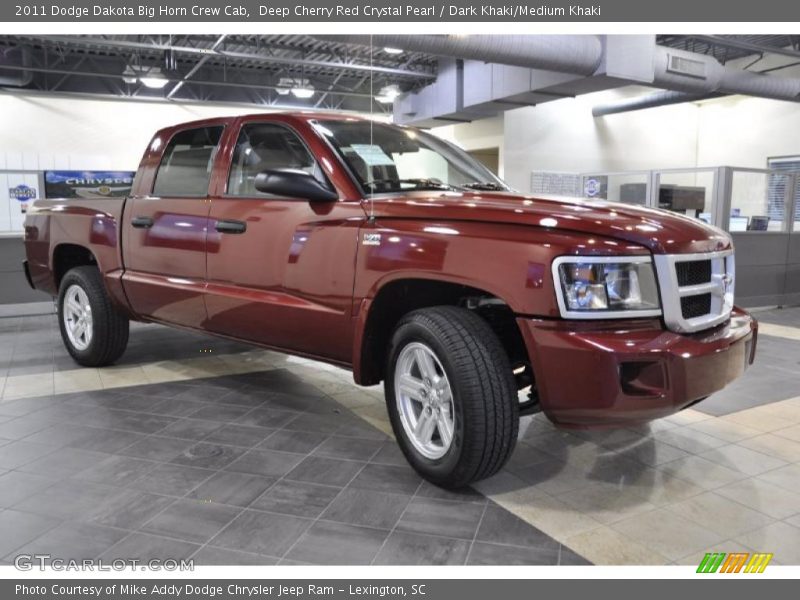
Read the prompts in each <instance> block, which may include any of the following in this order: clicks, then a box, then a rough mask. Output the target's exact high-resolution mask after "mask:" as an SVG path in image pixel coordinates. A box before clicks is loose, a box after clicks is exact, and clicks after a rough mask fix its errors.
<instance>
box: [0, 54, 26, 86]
mask: <svg viewBox="0 0 800 600" xmlns="http://www.w3.org/2000/svg"><path fill="white" fill-rule="evenodd" d="M4 66H8V67H12V68H13V71H12V70H11V69H4V68H3V67H4ZM30 66H31V54H30V50H29V49H28V48H26V47H24V46H23V47H16V48H7V49H5V50H3V51H0V86H2V87H25V86H26V85H28V84H30V83H31V81H33V72H32V71H25V70H21V67H30Z"/></svg>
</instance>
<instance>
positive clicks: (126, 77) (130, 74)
mask: <svg viewBox="0 0 800 600" xmlns="http://www.w3.org/2000/svg"><path fill="white" fill-rule="evenodd" d="M122 81H124V82H125V83H128V84H133V83H136V71H134V70H133V67H132V66H130V65H128V66H127V67H125V70H124V71H123V72H122Z"/></svg>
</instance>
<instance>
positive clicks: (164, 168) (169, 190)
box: [153, 125, 223, 196]
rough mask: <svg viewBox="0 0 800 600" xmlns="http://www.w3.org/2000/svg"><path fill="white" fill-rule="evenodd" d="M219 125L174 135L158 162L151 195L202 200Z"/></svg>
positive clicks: (219, 133)
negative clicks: (188, 197)
mask: <svg viewBox="0 0 800 600" xmlns="http://www.w3.org/2000/svg"><path fill="white" fill-rule="evenodd" d="M222 130H223V126H222V125H217V126H213V127H200V128H197V129H186V130H184V131H179V132H178V133H176V134H175V135H174V136H173V137H172V139H171V140H170V142H169V144H168V145H167V147H166V149H165V150H164V155H163V157H162V158H161V164H160V165H159V166H158V173H156V181H155V184H154V185H153V194H154V195H156V196H206V195H207V194H208V182H209V180H210V179H211V169H212V167H213V166H214V155H215V154H216V151H217V146H218V145H219V141H220V138H221V137H222Z"/></svg>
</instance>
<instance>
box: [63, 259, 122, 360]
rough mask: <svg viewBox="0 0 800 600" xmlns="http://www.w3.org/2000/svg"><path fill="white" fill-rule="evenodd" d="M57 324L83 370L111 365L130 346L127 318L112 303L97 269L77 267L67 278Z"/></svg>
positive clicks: (64, 281) (64, 280)
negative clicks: (84, 368)
mask: <svg viewBox="0 0 800 600" xmlns="http://www.w3.org/2000/svg"><path fill="white" fill-rule="evenodd" d="M58 323H59V327H60V329H61V339H62V340H63V341H64V346H65V347H66V349H67V352H69V353H70V355H71V356H72V358H73V359H75V362H77V363H78V364H80V365H83V366H84V367H103V366H106V365H110V364H112V363H113V362H115V361H116V360H117V359H118V358H119V357H120V356H122V353H123V352H125V348H126V347H127V346H128V328H129V322H128V319H127V318H126V317H125V316H124V315H122V314H121V313H120V312H119V311H117V309H116V308H114V306H113V305H112V304H111V299H110V298H109V297H108V294H107V293H106V289H105V286H104V284H103V278H102V276H101V275H100V272H99V271H98V270H97V268H95V267H91V266H85V267H76V268H74V269H71V270H69V271H68V272H67V274H66V275H64V277H63V279H62V280H61V285H60V286H59V293H58Z"/></svg>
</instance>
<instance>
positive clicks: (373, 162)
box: [350, 144, 394, 167]
mask: <svg viewBox="0 0 800 600" xmlns="http://www.w3.org/2000/svg"><path fill="white" fill-rule="evenodd" d="M350 147H351V148H352V149H353V152H355V153H356V154H358V155H359V156H360V157H361V159H362V160H363V161H364V162H365V163H367V165H368V166H370V167H379V166H381V165H393V164H394V161H393V160H392V159H391V158H390V157H389V156H388V155H387V154H386V153H385V152H384V151H383V149H382V148H381V147H380V146H377V145H374V144H351V145H350Z"/></svg>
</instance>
